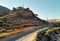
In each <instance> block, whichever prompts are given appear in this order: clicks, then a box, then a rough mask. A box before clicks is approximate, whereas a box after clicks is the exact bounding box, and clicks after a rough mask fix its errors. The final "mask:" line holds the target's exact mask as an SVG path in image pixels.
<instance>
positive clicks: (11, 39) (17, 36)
mask: <svg viewBox="0 0 60 41" xmlns="http://www.w3.org/2000/svg"><path fill="white" fill-rule="evenodd" d="M50 27H51V26H50ZM47 28H49V27H45V28H42V29H39V28H35V29H33V30H30V31H27V32H23V33H18V34H15V35H12V36H9V37H6V38H2V39H0V41H16V40H17V39H20V38H22V37H24V36H26V35H28V34H31V33H33V32H35V31H36V32H37V31H41V30H45V29H47Z"/></svg>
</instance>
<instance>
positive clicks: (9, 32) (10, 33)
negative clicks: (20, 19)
mask: <svg viewBox="0 0 60 41" xmlns="http://www.w3.org/2000/svg"><path fill="white" fill-rule="evenodd" d="M34 28H36V26H30V27H24V28H19V29H14V30H7V31H6V32H4V33H0V38H1V37H7V36H10V35H13V34H17V33H21V32H25V31H29V30H32V29H34Z"/></svg>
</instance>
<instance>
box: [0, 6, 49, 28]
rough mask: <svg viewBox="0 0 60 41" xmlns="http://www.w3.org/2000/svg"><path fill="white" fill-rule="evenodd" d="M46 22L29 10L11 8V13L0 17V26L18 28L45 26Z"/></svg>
mask: <svg viewBox="0 0 60 41" xmlns="http://www.w3.org/2000/svg"><path fill="white" fill-rule="evenodd" d="M47 24H48V22H46V21H44V20H41V19H39V18H38V17H37V16H36V15H35V14H34V13H33V12H32V11H31V10H30V9H29V8H24V7H18V8H13V10H12V11H11V12H9V13H8V14H6V15H4V16H2V17H0V26H4V27H5V26H6V28H7V27H9V29H10V28H20V27H27V26H46V25H47Z"/></svg>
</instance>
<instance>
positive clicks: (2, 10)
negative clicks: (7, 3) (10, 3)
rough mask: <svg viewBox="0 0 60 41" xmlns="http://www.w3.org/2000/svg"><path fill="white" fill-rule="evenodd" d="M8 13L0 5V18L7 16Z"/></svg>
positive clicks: (7, 10)
mask: <svg viewBox="0 0 60 41" xmlns="http://www.w3.org/2000/svg"><path fill="white" fill-rule="evenodd" d="M9 11H11V10H10V9H8V8H6V7H3V6H1V5H0V16H3V15H5V14H7V13H8V12H9Z"/></svg>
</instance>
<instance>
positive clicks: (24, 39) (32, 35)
mask: <svg viewBox="0 0 60 41" xmlns="http://www.w3.org/2000/svg"><path fill="white" fill-rule="evenodd" d="M45 29H48V27H46V28H42V29H39V30H37V31H35V32H33V33H30V34H28V35H26V36H24V37H22V38H19V39H17V40H16V41H33V39H34V38H36V35H37V32H39V31H42V30H45Z"/></svg>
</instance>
